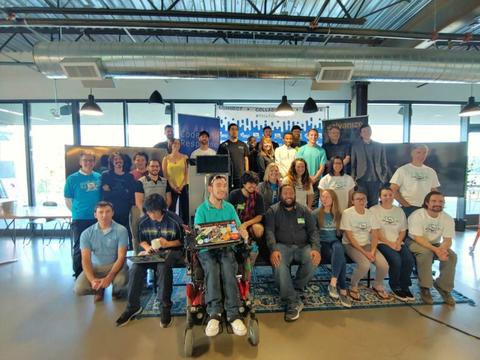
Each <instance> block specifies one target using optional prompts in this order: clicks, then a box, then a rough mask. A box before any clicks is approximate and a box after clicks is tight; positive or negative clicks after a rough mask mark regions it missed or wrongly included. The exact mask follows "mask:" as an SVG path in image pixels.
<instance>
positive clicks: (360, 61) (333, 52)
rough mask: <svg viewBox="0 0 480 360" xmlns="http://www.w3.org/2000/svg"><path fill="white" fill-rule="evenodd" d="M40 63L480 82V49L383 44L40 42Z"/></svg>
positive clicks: (44, 66) (127, 73)
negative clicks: (336, 68) (348, 68)
mask: <svg viewBox="0 0 480 360" xmlns="http://www.w3.org/2000/svg"><path fill="white" fill-rule="evenodd" d="M33 58H34V61H35V64H36V65H37V66H38V68H39V69H40V71H41V72H42V73H43V74H45V75H46V76H48V77H50V78H65V74H64V71H63V70H62V66H61V63H62V62H63V61H64V60H67V61H68V59H69V58H75V59H83V60H86V61H92V60H94V61H95V59H100V60H101V69H102V70H103V71H104V75H105V77H107V78H142V77H145V78H148V77H159V78H257V79H278V78H285V77H286V78H297V79H302V78H303V79H306V78H308V79H315V77H316V75H317V74H318V63H331V62H336V63H346V62H348V63H351V64H353V75H352V80H370V81H375V80H385V81H419V82H468V83H472V82H479V81H480V52H476V51H462V52H461V51H449V50H438V49H428V50H424V49H399V48H380V47H359V48H338V47H328V48H327V47H313V46H277V45H229V44H225V45H223V44H171V43H154V44H148V43H147V44H144V43H143V44H142V43H131V44H127V43H98V42H95V43H91V42H88V43H69V42H56V41H52V42H40V43H38V44H36V45H35V47H34V50H33Z"/></svg>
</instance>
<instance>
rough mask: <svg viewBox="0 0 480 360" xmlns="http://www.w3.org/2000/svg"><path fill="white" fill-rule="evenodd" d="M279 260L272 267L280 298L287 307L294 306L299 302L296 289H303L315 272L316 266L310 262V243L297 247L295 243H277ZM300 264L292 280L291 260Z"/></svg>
mask: <svg viewBox="0 0 480 360" xmlns="http://www.w3.org/2000/svg"><path fill="white" fill-rule="evenodd" d="M277 246H278V251H280V255H281V260H280V265H279V266H278V267H275V266H274V267H273V275H274V276H275V281H276V283H277V286H278V287H279V288H280V299H281V300H282V302H283V303H285V304H286V306H287V309H290V308H294V307H295V306H297V305H298V304H299V303H300V296H299V295H298V293H297V291H296V290H300V291H301V290H303V289H304V288H305V286H307V284H308V282H309V281H310V280H311V279H312V277H313V275H314V274H315V269H316V266H313V264H312V258H311V255H310V251H311V250H312V248H311V247H310V245H306V246H304V247H298V246H296V245H290V246H288V245H284V244H277ZM294 261H295V262H296V263H298V264H300V265H299V266H298V269H297V273H296V274H295V280H293V281H292V275H291V273H290V265H291V264H292V262H294Z"/></svg>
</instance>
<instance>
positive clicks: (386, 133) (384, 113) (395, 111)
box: [368, 104, 407, 143]
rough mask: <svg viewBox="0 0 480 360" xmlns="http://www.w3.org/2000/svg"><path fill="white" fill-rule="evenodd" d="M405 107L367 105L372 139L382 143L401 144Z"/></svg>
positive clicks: (398, 105) (397, 105)
mask: <svg viewBox="0 0 480 360" xmlns="http://www.w3.org/2000/svg"><path fill="white" fill-rule="evenodd" d="M406 106H407V105H400V104H368V123H369V125H370V127H371V128H372V138H373V139H374V140H376V141H379V142H382V143H403V114H404V112H405V111H406V108H405V107H406Z"/></svg>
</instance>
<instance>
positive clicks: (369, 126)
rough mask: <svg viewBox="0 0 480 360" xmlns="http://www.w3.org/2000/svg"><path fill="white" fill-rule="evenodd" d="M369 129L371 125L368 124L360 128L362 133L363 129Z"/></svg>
mask: <svg viewBox="0 0 480 360" xmlns="http://www.w3.org/2000/svg"><path fill="white" fill-rule="evenodd" d="M367 127H368V128H369V127H370V125H368V124H363V125H362V126H360V131H362V129H365V128H367Z"/></svg>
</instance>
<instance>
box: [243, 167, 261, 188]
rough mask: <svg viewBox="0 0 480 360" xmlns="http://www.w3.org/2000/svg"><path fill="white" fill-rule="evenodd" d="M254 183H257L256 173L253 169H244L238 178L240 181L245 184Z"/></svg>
mask: <svg viewBox="0 0 480 360" xmlns="http://www.w3.org/2000/svg"><path fill="white" fill-rule="evenodd" d="M249 182H250V183H255V184H258V182H259V180H258V175H257V174H256V173H255V172H254V171H245V172H244V173H243V174H242V177H241V178H240V183H241V184H242V186H243V185H245V184H246V183H249Z"/></svg>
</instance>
